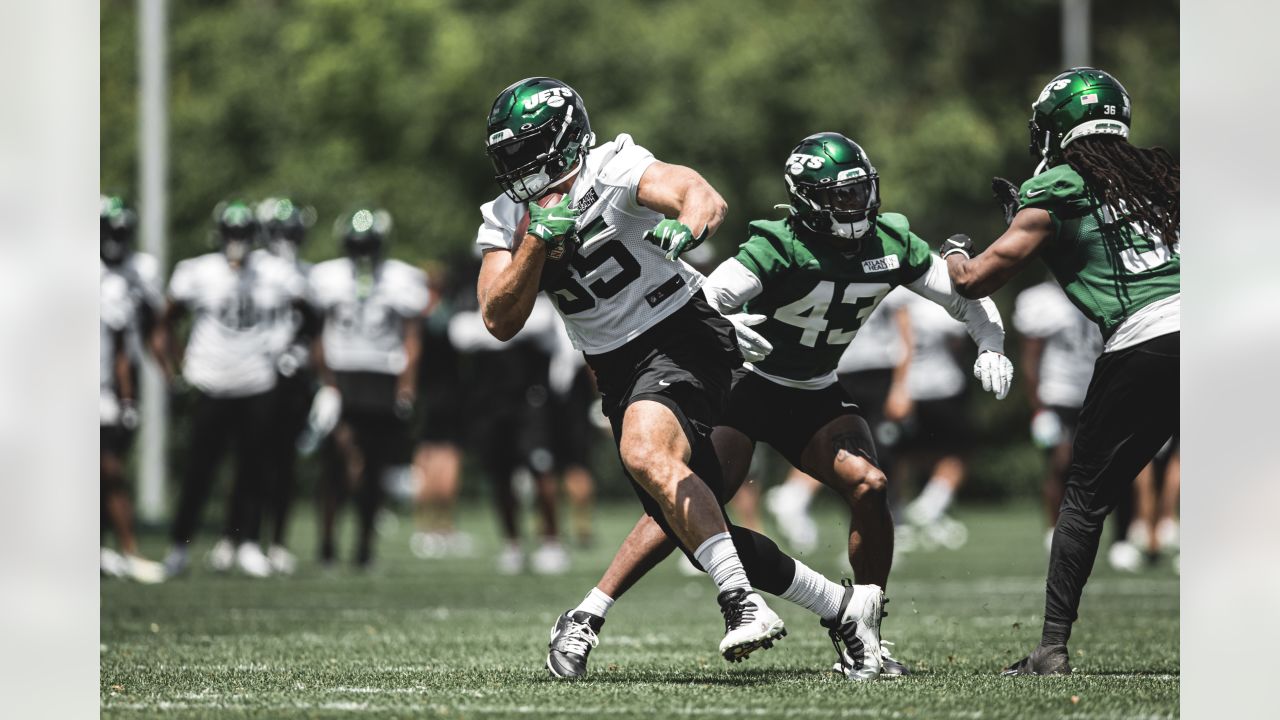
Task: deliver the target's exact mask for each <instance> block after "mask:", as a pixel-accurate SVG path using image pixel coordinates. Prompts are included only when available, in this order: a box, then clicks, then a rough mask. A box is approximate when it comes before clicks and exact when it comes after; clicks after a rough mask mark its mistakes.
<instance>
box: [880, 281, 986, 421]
mask: <svg viewBox="0 0 1280 720" xmlns="http://www.w3.org/2000/svg"><path fill="white" fill-rule="evenodd" d="M884 304H885V305H888V306H890V307H903V306H905V307H906V308H907V312H908V314H909V315H910V317H911V348H912V353H911V365H910V366H909V367H908V368H907V392H908V393H910V395H911V399H912V400H941V399H943V398H949V397H952V396H955V395H959V394H960V393H961V392H963V391H964V384H965V382H966V378H967V373H965V371H964V369H962V368H961V367H960V364H959V363H958V362H956V356H955V353H954V352H953V351H952V349H953V347H954V346H955V339H956V338H960V337H964V334H965V330H964V324H962V323H960V322H958V321H957V320H956V319H955V318H953V317H951V315H950V314H948V313H947V311H946V310H945V309H943V308H942V307H941V306H939V305H938V304H936V303H932V302H929V301H928V300H925V299H924V298H922V297H920V296H919V295H916V294H915V293H911V292H902V291H901V290H898V291H897V292H894V293H893V294H892V295H890V297H888V298H886V299H885V302H884Z"/></svg>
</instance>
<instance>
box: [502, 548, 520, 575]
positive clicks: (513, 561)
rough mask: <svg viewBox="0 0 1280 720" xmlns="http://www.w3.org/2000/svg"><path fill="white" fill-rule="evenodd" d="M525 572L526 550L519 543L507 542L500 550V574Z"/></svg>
mask: <svg viewBox="0 0 1280 720" xmlns="http://www.w3.org/2000/svg"><path fill="white" fill-rule="evenodd" d="M522 572H524V550H522V549H521V548H520V545H519V544H517V543H507V544H506V545H503V546H502V549H501V550H499V551H498V574H499V575H519V574H520V573H522Z"/></svg>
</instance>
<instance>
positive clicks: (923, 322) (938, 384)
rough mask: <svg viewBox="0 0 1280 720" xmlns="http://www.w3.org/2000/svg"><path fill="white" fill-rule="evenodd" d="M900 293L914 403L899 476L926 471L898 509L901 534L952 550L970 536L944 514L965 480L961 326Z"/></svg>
mask: <svg viewBox="0 0 1280 720" xmlns="http://www.w3.org/2000/svg"><path fill="white" fill-rule="evenodd" d="M897 300H898V301H899V302H900V303H901V304H902V307H905V308H906V310H907V315H908V317H909V318H910V321H911V338H912V350H911V365H910V367H909V368H908V369H907V392H908V394H909V396H910V401H911V404H910V412H909V413H908V415H907V417H906V419H905V420H903V422H902V426H903V428H904V430H905V432H904V437H903V439H902V442H901V444H900V445H899V448H898V449H899V454H900V459H899V466H900V468H901V470H900V472H899V474H898V477H899V478H902V479H904V480H905V479H907V478H909V477H911V476H912V475H913V474H919V473H920V472H921V470H922V469H923V470H924V472H927V473H928V480H926V481H925V483H924V485H923V487H921V489H920V492H919V494H918V495H917V496H916V498H915V500H912V501H911V502H910V503H908V504H907V505H906V507H905V508H903V512H902V519H903V520H905V521H906V522H905V523H904V524H903V525H902V526H901V527H900V528H899V529H900V534H899V538H900V539H901V540H902V542H903V547H902V550H904V551H907V550H911V549H914V548H915V547H924V548H929V547H933V546H935V545H941V546H942V547H945V548H948V549H951V550H954V549H957V548H959V547H961V546H963V545H964V543H965V542H966V541H967V540H968V537H969V533H968V531H967V530H966V529H965V527H964V525H963V524H961V523H960V522H959V521H958V520H955V519H954V518H951V517H950V516H948V515H947V510H948V509H949V508H950V507H951V503H952V501H953V500H955V495H956V492H958V491H959V490H960V486H961V485H963V484H964V479H965V470H966V461H965V453H966V451H967V449H968V447H969V445H970V443H971V442H972V425H973V418H972V415H971V413H970V411H969V402H968V393H967V392H966V391H967V389H968V384H967V383H966V382H965V372H964V369H963V368H962V367H961V365H960V362H959V360H958V354H959V353H960V352H961V350H962V346H961V341H962V338H963V337H964V326H963V325H961V324H960V323H958V322H956V321H955V320H954V319H953V318H952V317H951V316H950V315H948V314H947V313H946V312H943V311H942V308H940V307H938V306H937V305H935V304H933V303H930V302H924V301H923V299H922V298H920V297H919V296H912V295H909V294H901V293H900V294H899V296H898V298H897Z"/></svg>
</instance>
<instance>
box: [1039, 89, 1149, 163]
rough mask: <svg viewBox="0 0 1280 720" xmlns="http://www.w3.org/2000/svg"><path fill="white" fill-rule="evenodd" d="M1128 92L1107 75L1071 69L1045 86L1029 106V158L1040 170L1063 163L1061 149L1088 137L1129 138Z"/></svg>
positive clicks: (1129, 109) (1129, 110) (1129, 108)
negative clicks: (1114, 136) (1109, 136)
mask: <svg viewBox="0 0 1280 720" xmlns="http://www.w3.org/2000/svg"><path fill="white" fill-rule="evenodd" d="M1130 112H1131V107H1130V104H1129V93H1128V92H1126V91H1125V89H1124V86H1123V85H1121V84H1120V81H1119V80H1117V79H1115V78H1114V77H1113V76H1112V75H1111V74H1110V73H1106V72H1103V71H1101V70H1097V69H1095V68H1090V67H1078V68H1071V69H1070V70H1068V71H1066V72H1064V73H1062V74H1060V75H1058V76H1057V77H1055V78H1054V79H1053V80H1050V81H1049V84H1048V85H1045V86H1044V90H1042V91H1040V97H1038V98H1036V101H1035V102H1034V103H1032V105H1031V121H1030V122H1028V123H1027V126H1028V127H1029V128H1030V130H1031V146H1030V148H1029V149H1030V151H1031V157H1033V158H1035V159H1036V160H1041V161H1042V162H1041V168H1042V169H1043V168H1044V167H1049V166H1052V165H1057V164H1058V163H1060V162H1062V149H1063V148H1065V147H1066V146H1067V145H1070V144H1071V143H1072V142H1074V141H1075V140H1078V139H1080V138H1082V137H1086V136H1089V135H1119V136H1120V137H1123V138H1128V137H1129V122H1130V117H1129V116H1130Z"/></svg>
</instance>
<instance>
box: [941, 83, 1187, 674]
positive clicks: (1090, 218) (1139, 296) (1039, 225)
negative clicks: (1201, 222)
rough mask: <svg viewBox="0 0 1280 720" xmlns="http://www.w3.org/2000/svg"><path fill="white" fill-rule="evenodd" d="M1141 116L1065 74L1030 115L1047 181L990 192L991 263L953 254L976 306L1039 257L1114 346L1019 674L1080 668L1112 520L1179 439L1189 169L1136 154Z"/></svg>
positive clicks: (987, 257) (1039, 172) (1106, 89)
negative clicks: (1040, 616) (1000, 224)
mask: <svg viewBox="0 0 1280 720" xmlns="http://www.w3.org/2000/svg"><path fill="white" fill-rule="evenodd" d="M1130 115H1131V106H1130V99H1129V93H1128V92H1126V91H1125V89H1124V87H1123V86H1122V85H1121V84H1120V81H1118V80H1116V79H1115V78H1114V77H1112V76H1111V75H1109V74H1107V73H1105V72H1102V71H1101V70H1096V69H1094V68H1072V69H1070V70H1068V71H1066V72H1064V73H1061V74H1060V75H1058V76H1057V77H1055V78H1054V79H1053V80H1051V81H1050V82H1049V84H1048V85H1046V86H1045V87H1044V90H1042V91H1041V93H1040V96H1039V97H1038V98H1037V99H1036V101H1035V103H1034V104H1033V105H1032V116H1031V122H1030V123H1029V125H1030V130H1031V146H1030V149H1031V152H1032V156H1033V157H1035V158H1036V159H1037V160H1039V161H1040V165H1039V167H1037V168H1036V173H1035V175H1034V176H1033V177H1032V178H1031V179H1030V180H1028V181H1026V182H1025V183H1023V184H1022V187H1021V189H1020V190H1018V189H1016V188H1014V186H1013V184H1012V183H1009V182H1008V181H1007V180H1003V179H1001V178H996V179H995V181H994V182H993V183H992V188H993V189H994V190H995V192H996V197H997V199H999V200H1000V202H1001V204H1002V205H1003V206H1004V211H1005V219H1006V220H1007V221H1008V222H1009V229H1008V230H1007V231H1006V232H1005V233H1004V234H1003V235H1001V236H1000V237H999V238H997V239H996V240H995V241H994V242H993V243H992V244H991V245H990V247H988V248H987V249H986V250H985V251H983V252H982V253H981V254H975V252H974V249H973V241H972V240H970V239H969V238H968V237H967V236H965V235H954V236H952V237H950V238H948V239H947V241H946V242H944V243H943V245H942V255H943V257H944V258H945V259H946V261H947V269H948V271H949V273H950V275H951V278H952V280H953V281H954V282H955V284H956V288H957V289H958V290H959V291H960V292H962V293H964V295H965V296H967V297H984V296H987V295H990V294H991V293H992V292H995V291H996V290H998V289H999V288H1000V287H1002V286H1003V285H1004V284H1005V283H1007V282H1008V281H1009V279H1010V278H1012V277H1013V276H1014V275H1015V274H1017V273H1018V272H1019V271H1020V270H1021V269H1022V268H1023V267H1024V266H1025V265H1026V264H1027V263H1028V262H1029V261H1030V260H1031V259H1032V258H1033V257H1035V256H1036V255H1039V256H1040V257H1042V258H1043V259H1044V261H1045V263H1046V264H1047V265H1048V266H1049V269H1050V270H1051V271H1052V272H1053V274H1054V276H1055V277H1056V278H1057V279H1058V283H1059V284H1060V285H1061V286H1062V288H1063V290H1064V291H1065V292H1066V293H1067V297H1068V298H1070V300H1071V302H1072V303H1073V304H1074V305H1075V306H1076V307H1077V308H1079V309H1080V310H1081V311H1082V312H1083V313H1085V315H1087V316H1088V317H1089V319H1090V320H1092V321H1093V322H1094V323H1095V324H1097V326H1098V327H1099V329H1100V330H1101V331H1102V337H1103V352H1102V355H1101V356H1100V357H1099V358H1098V361H1097V363H1095V364H1094V369H1093V378H1092V379H1091V380H1090V382H1089V389H1088V391H1087V392H1086V393H1085V399H1084V406H1083V407H1082V408H1081V410H1080V420H1079V423H1078V424H1077V427H1076V439H1075V444H1074V445H1073V446H1072V452H1071V469H1070V470H1069V471H1068V473H1067V482H1066V489H1065V491H1064V493H1063V501H1062V511H1061V513H1060V514H1059V516H1058V525H1057V528H1056V529H1055V531H1054V535H1053V548H1052V550H1051V551H1050V553H1049V574H1048V581H1047V583H1046V586H1047V587H1046V598H1045V613H1044V618H1045V619H1044V628H1043V631H1042V633H1041V638H1040V644H1039V645H1038V646H1037V647H1036V648H1035V649H1034V650H1033V651H1032V652H1031V654H1030V655H1028V656H1027V657H1025V658H1023V659H1022V660H1020V661H1018V662H1017V663H1014V664H1013V665H1011V666H1009V667H1008V668H1006V669H1005V674H1008V675H1058V674H1067V673H1070V672H1071V664H1070V661H1069V658H1070V653H1069V652H1068V650H1067V640H1068V639H1069V637H1070V635H1071V625H1072V623H1074V622H1075V621H1076V618H1077V614H1078V610H1079V607H1080V594H1081V593H1082V592H1083V590H1084V584H1085V582H1086V581H1087V580H1088V578H1089V574H1090V573H1091V572H1092V570H1093V562H1094V559H1095V557H1096V556H1097V553H1098V543H1099V539H1100V537H1101V535H1102V523H1103V520H1104V519H1105V518H1106V516H1107V515H1108V514H1109V513H1110V512H1111V510H1112V509H1113V508H1114V507H1115V506H1116V503H1117V502H1118V501H1119V499H1120V498H1121V497H1122V496H1123V495H1124V494H1126V493H1129V492H1132V487H1133V485H1132V483H1133V478H1134V476H1135V475H1136V474H1137V473H1138V471H1139V470H1140V469H1141V468H1142V466H1143V465H1145V464H1147V463H1148V462H1150V461H1151V458H1152V457H1153V456H1155V454H1156V452H1157V451H1158V450H1159V449H1160V447H1161V446H1162V445H1164V444H1165V443H1166V442H1168V440H1169V438H1170V437H1172V436H1173V435H1174V434H1175V433H1176V432H1177V430H1178V370H1179V356H1180V342H1181V332H1180V328H1181V313H1180V303H1181V275H1182V272H1181V269H1182V257H1181V254H1180V252H1179V248H1178V238H1179V233H1180V211H1179V199H1178V193H1179V188H1180V179H1179V178H1180V169H1179V167H1178V164H1177V163H1176V162H1175V161H1174V160H1173V158H1172V157H1171V156H1170V155H1169V153H1168V152H1167V151H1165V150H1164V149H1163V148H1138V147H1135V146H1133V145H1131V144H1129V140H1128V138H1129V122H1130Z"/></svg>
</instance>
